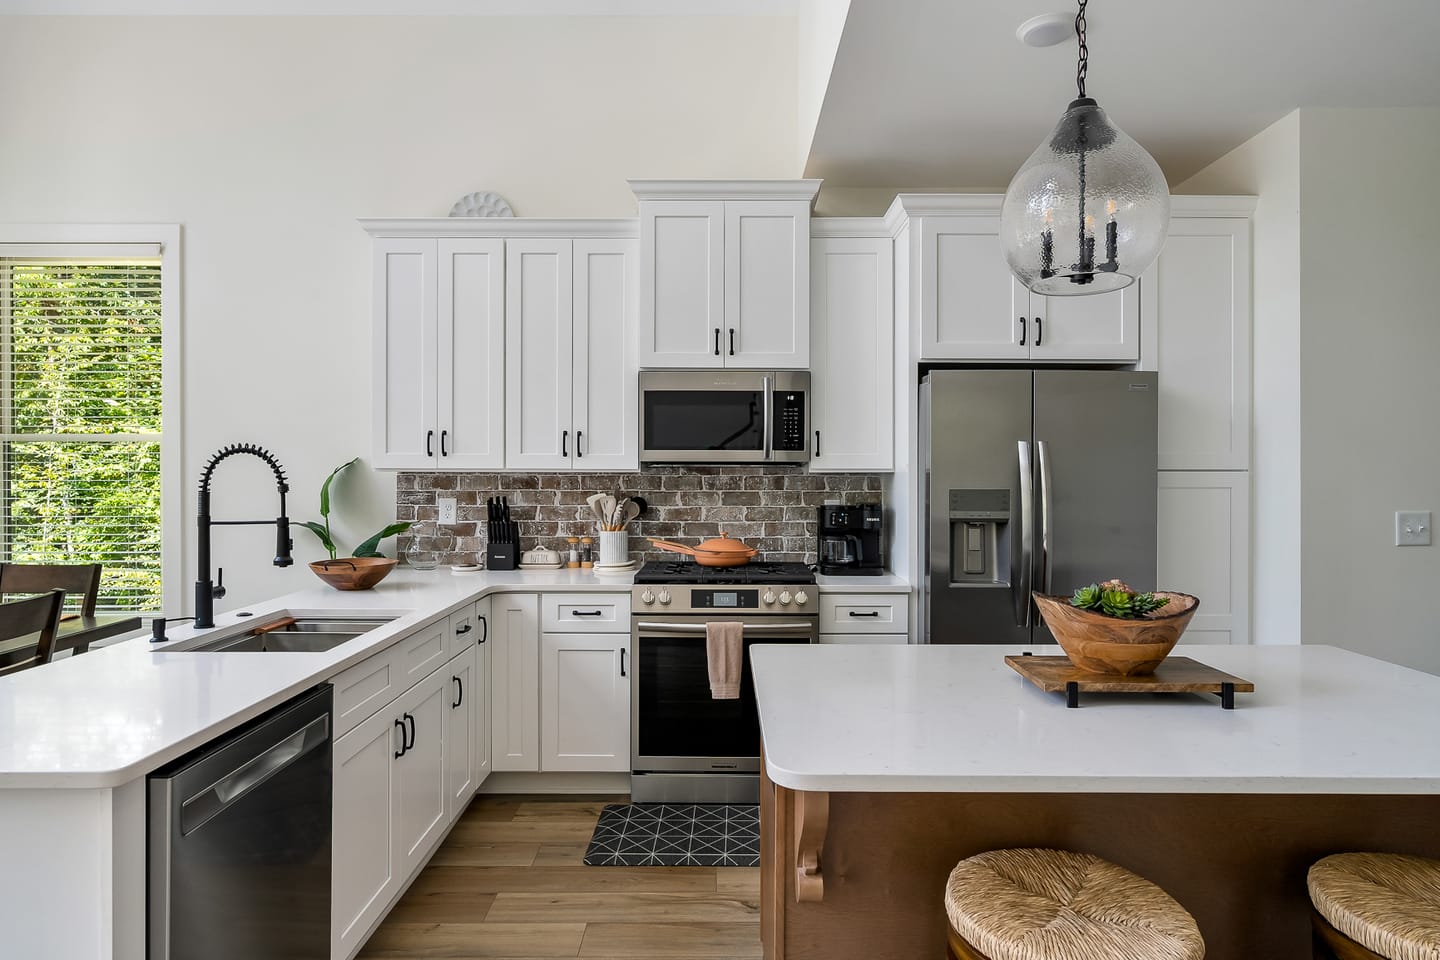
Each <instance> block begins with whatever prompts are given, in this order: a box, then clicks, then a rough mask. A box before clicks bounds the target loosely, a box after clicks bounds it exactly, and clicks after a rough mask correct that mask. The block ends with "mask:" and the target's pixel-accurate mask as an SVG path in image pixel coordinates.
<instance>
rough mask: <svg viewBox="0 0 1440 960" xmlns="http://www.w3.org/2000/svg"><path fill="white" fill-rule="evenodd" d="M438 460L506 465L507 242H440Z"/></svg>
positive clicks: (467, 466) (459, 465)
mask: <svg viewBox="0 0 1440 960" xmlns="http://www.w3.org/2000/svg"><path fill="white" fill-rule="evenodd" d="M438 292H439V296H438V312H439V322H438V330H439V336H438V345H439V349H438V354H437V357H436V369H437V371H438V373H439V380H438V383H437V390H438V397H439V401H438V402H439V418H438V427H439V430H440V433H439V435H438V436H437V437H436V438H435V443H434V447H433V449H434V451H435V453H436V454H437V455H438V457H439V460H438V465H439V466H440V467H442V468H444V469H449V470H481V469H492V470H493V469H498V468H500V467H503V466H504V465H505V243H504V241H503V240H493V239H491V240H485V239H458V240H441V241H439V283H438Z"/></svg>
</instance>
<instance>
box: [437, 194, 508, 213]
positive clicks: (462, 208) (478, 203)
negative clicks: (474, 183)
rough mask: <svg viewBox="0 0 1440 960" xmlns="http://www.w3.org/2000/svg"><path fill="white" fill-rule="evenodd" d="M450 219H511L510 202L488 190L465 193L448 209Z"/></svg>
mask: <svg viewBox="0 0 1440 960" xmlns="http://www.w3.org/2000/svg"><path fill="white" fill-rule="evenodd" d="M450 216H452V217H513V216H515V211H514V210H511V209H510V201H508V200H506V199H505V198H504V197H502V196H500V194H498V193H492V192H490V191H488V190H481V191H477V192H476V193H467V194H466V195H465V196H463V197H461V198H460V199H459V200H456V201H455V206H453V207H451V208H450Z"/></svg>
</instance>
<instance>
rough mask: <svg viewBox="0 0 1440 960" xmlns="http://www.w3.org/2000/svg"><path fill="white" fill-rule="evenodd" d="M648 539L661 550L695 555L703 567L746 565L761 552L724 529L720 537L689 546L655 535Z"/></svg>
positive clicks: (690, 555) (696, 560)
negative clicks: (660, 538) (657, 537)
mask: <svg viewBox="0 0 1440 960" xmlns="http://www.w3.org/2000/svg"><path fill="white" fill-rule="evenodd" d="M647 539H649V541H650V542H651V543H653V544H654V545H655V546H657V547H659V548H660V549H661V550H669V551H670V552H672V553H683V554H685V555H686V556H689V557H694V558H695V562H696V563H698V564H700V565H701V566H702V567H740V566H744V565H745V564H747V563H749V562H750V560H751V559H752V558H753V557H754V556H755V555H756V554H758V553H759V552H760V551H758V550H756V549H755V548H754V547H750V546H746V545H745V543H744V542H742V541H740V540H735V539H733V538H731V537H730V535H729V534H727V533H725V532H724V531H721V533H720V536H719V537H716V538H714V539H711V540H705V541H703V542H701V543H699V544H697V545H696V546H693V547H687V546H685V544H683V543H675V542H674V541H671V540H657V539H656V538H654V537H649V538H647Z"/></svg>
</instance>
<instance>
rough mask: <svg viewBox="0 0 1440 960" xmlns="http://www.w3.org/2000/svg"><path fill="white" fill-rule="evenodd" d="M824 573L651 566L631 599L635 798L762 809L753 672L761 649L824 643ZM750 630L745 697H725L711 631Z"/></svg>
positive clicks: (763, 566)
mask: <svg viewBox="0 0 1440 960" xmlns="http://www.w3.org/2000/svg"><path fill="white" fill-rule="evenodd" d="M814 583H815V575H814V574H813V573H812V572H811V571H810V569H809V568H808V567H806V566H804V565H803V564H798V563H778V564H767V563H751V564H748V565H746V566H743V567H728V568H720V567H701V566H698V565H696V564H694V563H691V562H688V561H687V562H678V563H672V562H666V563H647V564H645V565H644V566H643V567H641V569H640V570H639V572H637V573H636V575H635V588H634V591H633V592H632V594H631V606H630V608H631V610H632V615H631V637H632V644H633V651H634V657H633V662H632V665H631V666H632V669H631V672H630V676H631V679H630V767H631V776H630V795H631V799H632V800H634V801H636V802H661V801H674V802H677V803H753V802H755V801H756V800H758V799H759V796H760V716H759V713H758V711H757V710H756V707H755V683H754V680H753V679H752V677H751V675H750V648H751V647H752V646H753V645H754V644H757V643H815V642H816V641H818V639H819V625H820V616H819V611H818V610H817V609H816V608H817V607H818V606H819V602H818V598H817V597H816V594H815V587H814ZM711 620H738V621H740V622H741V623H742V624H744V639H743V645H744V656H743V660H742V676H741V682H740V698H739V699H738V700H715V699H713V698H712V697H711V696H710V680H709V671H708V668H707V661H706V656H705V624H706V623H707V622H708V621H711Z"/></svg>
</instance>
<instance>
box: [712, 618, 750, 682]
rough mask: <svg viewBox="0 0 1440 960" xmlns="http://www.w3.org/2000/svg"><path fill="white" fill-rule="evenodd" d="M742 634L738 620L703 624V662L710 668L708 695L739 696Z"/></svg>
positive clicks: (742, 648) (742, 653) (742, 650)
mask: <svg viewBox="0 0 1440 960" xmlns="http://www.w3.org/2000/svg"><path fill="white" fill-rule="evenodd" d="M744 635H745V624H743V623H740V622H739V621H738V620H712V621H710V622H709V623H707V624H705V663H706V665H707V666H708V667H709V668H710V699H712V700H739V699H740V664H741V660H742V658H743V656H744V653H745V642H744V639H743V638H744Z"/></svg>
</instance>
